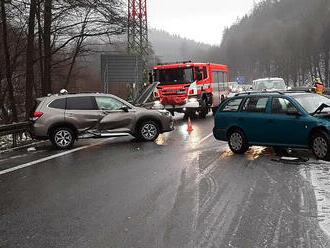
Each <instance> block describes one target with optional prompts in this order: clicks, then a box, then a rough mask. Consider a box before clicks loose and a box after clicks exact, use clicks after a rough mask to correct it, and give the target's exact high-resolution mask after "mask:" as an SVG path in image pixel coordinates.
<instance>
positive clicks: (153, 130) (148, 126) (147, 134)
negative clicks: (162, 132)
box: [138, 121, 159, 141]
mask: <svg viewBox="0 0 330 248" xmlns="http://www.w3.org/2000/svg"><path fill="white" fill-rule="evenodd" d="M158 135H159V125H158V124H157V123H156V122H154V121H145V122H143V123H142V124H141V125H140V126H139V128H138V136H139V138H141V139H142V140H144V141H154V140H155V139H157V137H158Z"/></svg>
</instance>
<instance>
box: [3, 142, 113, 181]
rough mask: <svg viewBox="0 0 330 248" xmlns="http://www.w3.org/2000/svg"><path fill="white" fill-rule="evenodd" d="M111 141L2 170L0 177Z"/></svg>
mask: <svg viewBox="0 0 330 248" xmlns="http://www.w3.org/2000/svg"><path fill="white" fill-rule="evenodd" d="M111 139H114V138H108V139H106V140H103V141H100V142H96V143H94V144H90V145H86V146H82V147H77V148H75V149H72V150H69V151H65V152H61V153H58V154H55V155H52V156H48V157H45V158H41V159H38V160H35V161H32V162H29V163H25V164H21V165H18V166H15V167H12V168H9V169H6V170H2V171H0V175H3V174H7V173H10V172H12V171H16V170H20V169H23V168H26V167H29V166H31V165H35V164H39V163H42V162H45V161H48V160H51V159H54V158H58V157H62V156H65V155H68V154H70V153H74V152H77V151H80V150H83V149H87V148H91V147H93V146H97V145H100V144H102V143H105V142H107V141H108V140H111Z"/></svg>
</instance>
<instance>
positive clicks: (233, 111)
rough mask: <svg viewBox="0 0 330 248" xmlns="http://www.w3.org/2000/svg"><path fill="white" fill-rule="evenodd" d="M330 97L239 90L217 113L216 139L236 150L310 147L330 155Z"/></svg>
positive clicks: (324, 156) (320, 155)
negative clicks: (268, 147) (270, 147)
mask: <svg viewBox="0 0 330 248" xmlns="http://www.w3.org/2000/svg"><path fill="white" fill-rule="evenodd" d="M329 111H330V99H329V98H327V97H324V96H320V95H317V94H312V93H305V92H284V93H279V92H278V93H275V92H264V93H245V94H237V95H236V96H235V97H233V98H230V99H228V100H226V101H225V102H224V103H223V104H221V106H220V107H219V110H218V111H217V113H216V115H215V124H214V129H213V133H214V136H215V138H216V139H218V140H223V141H228V144H229V147H230V149H231V150H232V151H233V152H234V153H245V152H246V151H247V150H248V149H249V147H250V146H253V145H261V146H273V147H275V148H283V147H284V148H286V147H290V148H311V149H312V151H313V153H314V154H315V156H316V157H317V158H319V159H329V157H330V139H329V131H330V112H329Z"/></svg>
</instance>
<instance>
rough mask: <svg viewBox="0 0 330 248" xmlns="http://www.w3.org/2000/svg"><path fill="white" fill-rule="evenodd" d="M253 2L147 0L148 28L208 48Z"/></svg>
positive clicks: (232, 0) (214, 43)
mask: <svg viewBox="0 0 330 248" xmlns="http://www.w3.org/2000/svg"><path fill="white" fill-rule="evenodd" d="M253 2H258V1H257V0H255V1H254V0H226V1H224V0H147V4H148V18H149V26H150V27H153V28H157V29H162V30H165V31H168V32H169V33H174V34H179V35H181V36H182V37H186V38H189V39H193V40H196V41H200V42H204V43H207V44H212V45H219V44H220V42H221V37H222V32H223V30H224V28H225V27H226V26H230V25H231V24H232V23H234V22H235V21H236V20H237V17H242V16H243V15H244V14H246V13H249V11H251V9H252V7H253Z"/></svg>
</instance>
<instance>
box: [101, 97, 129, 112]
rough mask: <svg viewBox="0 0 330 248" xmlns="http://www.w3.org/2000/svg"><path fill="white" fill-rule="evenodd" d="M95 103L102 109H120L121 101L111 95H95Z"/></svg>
mask: <svg viewBox="0 0 330 248" xmlns="http://www.w3.org/2000/svg"><path fill="white" fill-rule="evenodd" d="M95 100H96V104H97V106H98V108H99V109H102V110H120V109H121V108H122V107H123V105H124V104H123V103H122V102H120V101H118V100H117V99H114V98H111V97H95Z"/></svg>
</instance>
